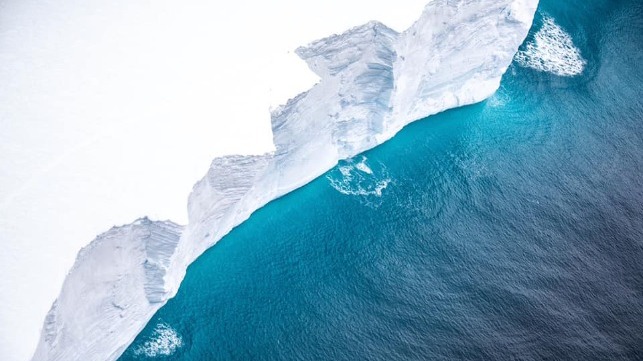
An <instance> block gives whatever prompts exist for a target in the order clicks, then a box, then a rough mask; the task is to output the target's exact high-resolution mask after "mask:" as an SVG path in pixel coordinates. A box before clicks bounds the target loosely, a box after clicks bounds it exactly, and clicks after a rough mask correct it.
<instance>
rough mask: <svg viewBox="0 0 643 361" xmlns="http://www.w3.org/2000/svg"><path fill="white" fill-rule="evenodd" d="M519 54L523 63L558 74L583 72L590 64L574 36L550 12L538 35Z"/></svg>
mask: <svg viewBox="0 0 643 361" xmlns="http://www.w3.org/2000/svg"><path fill="white" fill-rule="evenodd" d="M515 58H516V61H517V62H518V64H520V65H521V66H523V67H527V68H532V69H536V70H538V71H544V72H548V73H552V74H556V75H558V76H575V75H580V74H581V73H582V72H583V70H585V65H587V61H586V60H585V59H584V58H583V56H582V55H581V53H580V49H578V47H576V45H574V40H573V39H572V37H571V36H570V35H569V34H568V33H567V32H566V31H565V30H564V29H563V28H562V27H560V25H558V24H556V22H555V21H554V19H553V18H552V17H549V16H544V17H543V24H542V26H541V28H540V29H539V30H538V31H537V32H536V34H535V35H534V39H533V40H532V41H530V42H529V43H527V45H526V46H525V49H524V50H521V51H519V52H518V53H517V54H516V57H515Z"/></svg>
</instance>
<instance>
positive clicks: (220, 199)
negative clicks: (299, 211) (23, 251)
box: [33, 0, 538, 361]
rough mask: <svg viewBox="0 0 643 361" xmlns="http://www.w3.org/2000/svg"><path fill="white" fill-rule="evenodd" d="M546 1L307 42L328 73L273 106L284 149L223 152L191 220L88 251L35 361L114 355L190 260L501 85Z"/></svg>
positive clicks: (459, 5) (476, 5) (434, 11)
mask: <svg viewBox="0 0 643 361" xmlns="http://www.w3.org/2000/svg"><path fill="white" fill-rule="evenodd" d="M537 5H538V1H537V0H484V1H483V0H436V1H432V2H430V3H429V4H428V5H427V6H426V7H425V9H424V11H423V13H422V15H421V17H420V18H419V20H417V21H416V22H415V23H414V24H413V25H412V26H411V27H410V28H409V29H407V30H405V31H404V32H401V33H398V32H396V31H394V30H392V29H390V28H389V27H387V26H386V25H384V24H382V23H379V22H369V23H367V24H365V25H362V26H358V27H355V28H353V29H350V30H348V31H347V32H345V33H343V34H340V35H333V36H330V37H328V38H325V39H321V40H318V41H315V42H313V43H311V44H309V45H308V46H305V47H301V48H299V49H297V51H296V52H297V54H298V55H299V56H300V57H301V58H302V59H303V60H304V61H305V62H306V63H307V64H308V66H309V68H310V69H311V70H312V71H313V72H314V73H316V74H317V75H318V76H319V78H320V80H319V82H318V83H317V84H316V85H314V86H313V87H312V88H311V89H310V90H308V91H306V92H304V93H301V94H299V95H297V96H296V97H294V98H292V99H290V100H289V101H288V102H287V103H286V104H284V105H282V106H280V107H278V108H276V109H274V110H273V111H272V114H271V121H272V131H273V141H274V145H275V151H274V152H270V153H266V154H262V155H252V156H238V155H237V156H225V157H219V158H216V159H214V161H213V162H212V164H211V166H210V169H209V171H208V173H207V174H206V176H205V177H204V178H203V179H201V180H200V181H199V182H198V183H197V184H196V185H195V186H194V188H193V191H192V193H191V194H190V196H189V200H188V218H189V222H188V225H187V226H186V227H185V228H182V227H180V226H177V225H175V224H173V223H171V222H153V221H150V220H148V219H141V220H138V221H136V222H134V223H133V224H131V225H126V226H122V227H119V228H114V229H112V230H110V231H108V232H107V233H105V234H103V235H101V236H99V237H98V238H97V239H96V240H94V241H93V242H92V243H91V244H90V245H89V246H87V247H86V248H84V249H83V250H82V251H81V252H80V253H79V255H78V257H77V260H76V263H75V265H74V267H73V268H72V270H71V271H70V273H69V275H68V276H67V278H66V280H65V282H64V285H63V289H62V291H61V293H60V295H59V297H58V299H57V300H56V302H55V303H54V305H53V306H52V308H51V310H50V312H49V313H48V315H47V317H46V319H45V323H44V326H43V329H42V334H41V338H40V341H39V344H38V346H37V349H36V352H35V355H34V357H33V360H37V361H41V360H66V361H68V360H101V361H102V360H115V359H117V358H118V357H119V356H120V355H121V353H122V352H123V351H124V350H125V349H126V347H127V346H128V345H129V344H130V343H131V342H132V341H133V340H134V338H135V337H136V336H137V334H138V333H139V332H140V331H141V330H142V329H143V327H144V326H145V324H146V323H147V322H148V321H149V320H150V318H151V317H152V315H153V314H154V313H155V312H156V311H157V310H158V309H159V308H160V307H162V306H163V305H164V304H165V302H167V300H168V299H170V298H171V297H173V296H174V295H175V294H176V292H177V290H178V287H179V285H180V284H181V281H182V280H183V278H184V276H185V273H186V270H187V267H188V265H190V263H192V262H193V261H194V260H195V259H196V258H197V257H199V255H201V254H202V253H203V252H204V251H205V250H207V249H208V248H210V247H212V246H213V245H214V244H215V243H216V242H217V241H219V240H220V239H221V238H222V237H224V236H225V235H226V234H227V233H229V232H230V231H231V230H232V229H233V228H234V227H235V226H237V225H239V224H240V223H242V222H244V221H245V220H246V219H248V218H249V217H250V215H251V214H252V213H253V212H254V211H255V210H257V209H259V208H261V207H262V206H264V205H265V204H267V203H268V202H270V201H272V200H274V199H276V198H278V197H281V196H283V195H285V194H287V193H289V192H291V191H293V190H294V189H297V188H299V187H301V186H303V185H305V184H306V183H308V182H310V181H312V180H313V179H315V178H317V177H319V176H321V175H322V174H323V173H324V172H326V171H327V170H329V169H331V168H333V167H334V166H335V165H336V164H337V163H338V162H339V161H340V160H342V159H347V158H352V157H354V156H356V155H358V154H360V153H362V152H364V151H366V150H368V149H370V148H373V147H375V146H377V145H378V144H381V143H382V142H385V141H386V140H388V139H390V138H391V137H393V136H394V135H395V134H396V133H397V132H398V131H399V130H400V129H402V128H403V127H404V126H405V125H407V124H408V123H410V122H412V121H415V120H417V119H421V118H424V117H427V116H430V115H432V114H436V113H438V112H442V111H444V110H447V109H450V108H455V107H459V106H464V105H468V104H472V103H476V102H480V101H482V100H484V99H486V98H487V97H489V96H491V95H492V94H493V93H494V92H495V91H496V90H497V89H498V87H499V85H500V80H501V77H502V75H503V74H504V73H505V71H506V70H507V68H508V67H509V65H510V64H511V62H512V59H513V57H514V55H515V54H516V52H517V51H518V48H519V46H520V45H521V43H522V42H523V41H524V39H525V37H526V36H527V33H528V31H529V29H530V27H531V24H532V21H533V17H534V13H535V11H536V7H537Z"/></svg>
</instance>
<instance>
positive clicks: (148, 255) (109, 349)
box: [34, 219, 182, 360]
mask: <svg viewBox="0 0 643 361" xmlns="http://www.w3.org/2000/svg"><path fill="white" fill-rule="evenodd" d="M181 230H182V229H181V227H180V226H177V225H176V224H173V223H171V222H152V221H150V220H148V219H140V220H138V221H136V222H134V223H132V224H130V225H127V226H123V227H115V228H112V229H111V230H109V231H107V232H105V233H104V234H102V235H100V236H98V237H97V238H96V239H95V240H94V241H92V242H91V243H90V244H89V245H88V246H86V247H85V248H83V249H82V250H81V251H80V252H79V253H78V257H77V259H76V263H75V264H74V266H73V268H72V269H71V271H70V272H69V274H68V275H67V278H66V279H65V283H64V284H63V287H62V291H61V292H60V296H59V297H58V299H57V300H56V302H54V304H53V306H52V307H51V310H50V311H49V313H48V314H47V317H46V319H45V324H44V326H43V330H42V335H41V340H40V343H39V345H38V348H37V349H36V353H35V355H34V360H108V359H116V358H117V357H118V356H119V355H120V354H121V353H122V352H123V351H124V350H125V347H127V344H126V343H124V342H123V339H122V335H123V334H126V335H136V333H138V332H139V331H140V328H141V320H147V319H149V318H151V317H152V316H153V315H154V312H156V310H157V309H158V308H159V307H161V305H162V304H163V303H164V302H165V301H166V300H167V295H168V294H167V291H168V290H167V289H166V288H165V286H166V284H165V282H164V281H163V277H164V275H165V272H166V270H167V267H168V266H169V259H170V257H171V256H172V255H173V254H174V251H175V249H176V246H177V244H178V242H179V237H180V235H181Z"/></svg>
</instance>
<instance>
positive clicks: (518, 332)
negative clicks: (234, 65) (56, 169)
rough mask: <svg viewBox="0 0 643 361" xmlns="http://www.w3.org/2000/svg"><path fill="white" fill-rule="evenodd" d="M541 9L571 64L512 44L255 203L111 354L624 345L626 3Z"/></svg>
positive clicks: (632, 345) (329, 354)
mask: <svg viewBox="0 0 643 361" xmlns="http://www.w3.org/2000/svg"><path fill="white" fill-rule="evenodd" d="M548 18H551V19H554V20H555V22H556V24H558V25H559V26H560V27H561V28H562V29H564V30H565V31H566V32H567V33H568V34H569V35H570V36H571V38H572V39H573V42H574V45H575V46H576V47H578V49H579V50H580V54H581V55H582V57H583V59H584V60H585V61H586V64H585V67H584V70H583V72H582V74H580V75H579V76H575V77H561V76H556V75H554V74H552V73H548V72H541V71H537V70H534V69H530V68H524V67H521V66H519V65H518V64H514V65H512V67H511V68H510V69H509V71H508V73H507V74H506V76H505V77H504V79H503V83H502V87H501V89H500V90H499V91H498V93H497V94H496V95H495V96H494V97H493V98H491V99H489V100H487V101H485V102H483V103H481V104H477V105H473V106H469V107H465V108H461V109H456V110H452V111H448V112H445V113H442V114H439V115H437V116H433V117H430V118H428V119H425V120H422V121H419V122H416V123H413V124H411V125H410V126H408V127H407V128H405V129H404V130H403V131H402V132H401V133H400V134H399V135H397V136H396V137H395V138H394V139H392V140H391V141H389V142H388V143H386V144H384V145H382V146H380V147H378V148H376V149H374V150H372V151H369V152H367V153H365V154H364V156H360V157H357V158H356V159H354V160H351V161H347V162H343V163H342V164H340V165H339V166H338V167H337V168H335V169H333V170H331V171H330V172H328V173H327V174H326V175H325V176H323V177H321V178H319V179H317V180H315V181H314V182H312V183H311V184H309V185H307V186H306V187H304V188H302V189H299V190H297V191H295V192H293V193H292V194H290V195H288V196H286V197H283V198H281V199H278V200H276V201H274V202H272V203H270V204H269V205H268V206H266V207H265V208H263V209H261V210H259V211H257V212H256V213H255V214H254V215H253V216H252V217H251V219H250V220H249V221H248V222H246V223H244V224H243V225H241V226H240V227H238V228H237V229H235V230H234V231H233V232H232V233H231V234H229V235H228V236H227V237H225V238H224V239H223V240H221V242H220V243H218V244H217V245H216V246H215V247H214V248H212V249H210V250H209V251H207V252H206V253H205V254H204V255H203V256H202V257H201V258H199V259H198V260H197V261H196V262H195V263H194V264H193V265H192V266H191V267H190V268H189V270H188V273H187V276H186V278H185V280H184V281H183V284H182V286H181V289H180V291H179V293H178V295H177V296H176V298H174V299H172V300H170V301H169V302H168V303H167V305H166V306H165V307H163V308H162V309H161V310H159V312H158V313H157V314H156V315H155V316H154V318H153V319H152V320H151V321H150V323H149V324H148V326H147V327H146V328H145V330H144V331H143V332H142V333H141V334H140V335H139V336H138V338H137V339H136V341H135V342H134V343H133V344H132V345H131V347H130V348H129V349H128V350H127V351H126V353H125V354H124V355H123V356H122V357H121V360H147V359H163V360H254V359H257V360H277V359H288V360H451V359H466V360H506V359H521V360H542V359H552V360H554V359H555V360H558V359H565V360H617V359H622V360H628V359H629V360H637V359H638V360H641V359H643V179H642V176H643V100H641V98H640V96H641V94H643V51H642V50H643V3H642V2H640V1H580V0H576V1H565V2H562V1H558V0H550V1H542V2H541V5H540V9H539V12H538V15H537V19H536V22H535V24H534V29H532V33H531V35H530V37H529V38H528V40H527V42H529V41H530V40H531V41H533V40H534V37H535V34H536V33H537V31H538V29H539V28H540V27H541V26H542V25H543V24H544V23H545V22H546V19H548Z"/></svg>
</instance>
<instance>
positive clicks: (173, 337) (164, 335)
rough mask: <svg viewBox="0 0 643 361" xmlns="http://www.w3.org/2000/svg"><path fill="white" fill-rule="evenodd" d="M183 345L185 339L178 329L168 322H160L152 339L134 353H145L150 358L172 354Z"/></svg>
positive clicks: (138, 354)
mask: <svg viewBox="0 0 643 361" xmlns="http://www.w3.org/2000/svg"><path fill="white" fill-rule="evenodd" d="M182 346H183V339H182V338H181V336H180V335H179V334H178V333H177V332H176V330H175V329H173V328H172V327H170V326H169V325H168V324H166V323H159V324H158V325H156V328H155V329H154V332H152V336H151V337H150V339H149V340H147V341H145V342H143V344H141V345H139V346H138V347H137V348H136V349H135V350H134V353H135V354H136V355H137V356H140V355H145V356H147V357H150V358H154V357H160V356H170V355H172V354H174V352H176V350H178V349H179V348H181V347H182Z"/></svg>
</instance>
